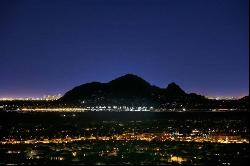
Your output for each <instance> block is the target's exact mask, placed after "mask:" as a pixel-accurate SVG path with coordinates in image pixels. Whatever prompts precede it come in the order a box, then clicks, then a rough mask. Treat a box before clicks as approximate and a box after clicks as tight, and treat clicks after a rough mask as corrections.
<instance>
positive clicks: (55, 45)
mask: <svg viewBox="0 0 250 166" xmlns="http://www.w3.org/2000/svg"><path fill="white" fill-rule="evenodd" d="M248 6H249V2H248V0H165V1H156V0H152V1H142V0H141V1H139V0H138V1H135V0H133V1H132V0H131V1H128V0H127V1H121V0H117V1H108V0H106V1H104V0H103V1H102V0H99V1H93V0H91V1H84V0H68V1H62V0H58V1H56V0H48V1H45V0H30V1H28V0H23V1H7V0H6V1H4V0H1V1H0V97H24V96H43V95H45V94H57V93H64V92H66V91H67V90H69V89H71V88H72V87H74V86H76V85H79V84H82V83H86V82H90V81H100V82H108V81H110V80H111V79H113V78H115V77H118V76H121V75H123V74H126V73H134V74H136V75H139V76H140V77H142V78H144V79H145V80H147V81H149V82H150V83H151V84H154V85H157V86H160V87H166V86H167V84H169V83H170V82H176V83H177V84H179V85H180V86H181V87H182V88H183V89H184V90H186V91H187V92H197V93H200V94H203V95H210V96H216V95H220V96H222V95H223V96H240V95H246V94H248V91H249V86H248V84H249V76H248V74H249V72H248V69H249V47H248V44H249V31H248V27H249V16H248V13H249V8H248Z"/></svg>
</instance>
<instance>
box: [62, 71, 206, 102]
mask: <svg viewBox="0 0 250 166" xmlns="http://www.w3.org/2000/svg"><path fill="white" fill-rule="evenodd" d="M196 95H197V94H195V93H192V96H190V95H189V94H188V93H186V92H185V91H184V90H182V89H181V87H180V86H179V85H177V84H176V83H174V82H172V83H170V84H169V85H168V86H167V87H166V88H160V87H157V86H155V85H151V84H150V83H149V82H147V81H145V80H144V79H142V78H141V77H139V76H137V75H134V74H126V75H123V76H121V77H118V78H116V79H113V80H111V81H109V82H107V83H100V82H91V83H86V84H82V85H79V86H76V87H74V88H73V89H71V90H69V91H68V92H66V93H65V95H64V96H62V97H61V98H60V99H59V100H60V101H63V102H82V101H84V102H86V103H98V104H105V103H106V104H118V105H122V104H126V105H161V104H164V103H168V102H172V101H179V102H180V101H184V100H190V99H191V98H195V97H196ZM197 97H198V98H199V99H201V98H204V99H205V97H204V96H202V97H201V95H197Z"/></svg>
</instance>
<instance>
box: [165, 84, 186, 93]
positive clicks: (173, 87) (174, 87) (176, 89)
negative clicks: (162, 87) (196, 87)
mask: <svg viewBox="0 0 250 166" xmlns="http://www.w3.org/2000/svg"><path fill="white" fill-rule="evenodd" d="M166 91H167V93H170V94H174V93H175V94H186V93H185V91H184V90H182V89H181V88H180V86H179V85H177V84H176V83H175V82H172V83H170V84H168V86H167V88H166Z"/></svg>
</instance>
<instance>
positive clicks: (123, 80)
mask: <svg viewBox="0 0 250 166" xmlns="http://www.w3.org/2000/svg"><path fill="white" fill-rule="evenodd" d="M109 83H110V84H126V85H134V86H135V85H138V84H140V85H147V86H149V85H150V84H149V83H148V82H147V81H145V80H144V79H142V78H141V77H139V76H137V75H134V74H126V75H123V76H121V77H118V78H116V79H114V80H112V81H110V82H109Z"/></svg>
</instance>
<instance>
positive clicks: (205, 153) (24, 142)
mask: <svg viewBox="0 0 250 166" xmlns="http://www.w3.org/2000/svg"><path fill="white" fill-rule="evenodd" d="M248 116H249V112H165V113H160V112H154V113H153V112H116V113H115V112H87V113H17V112H1V113H0V141H1V144H0V164H189V165H196V164H199V165H247V164H248V163H249V127H248V123H249V122H248Z"/></svg>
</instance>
